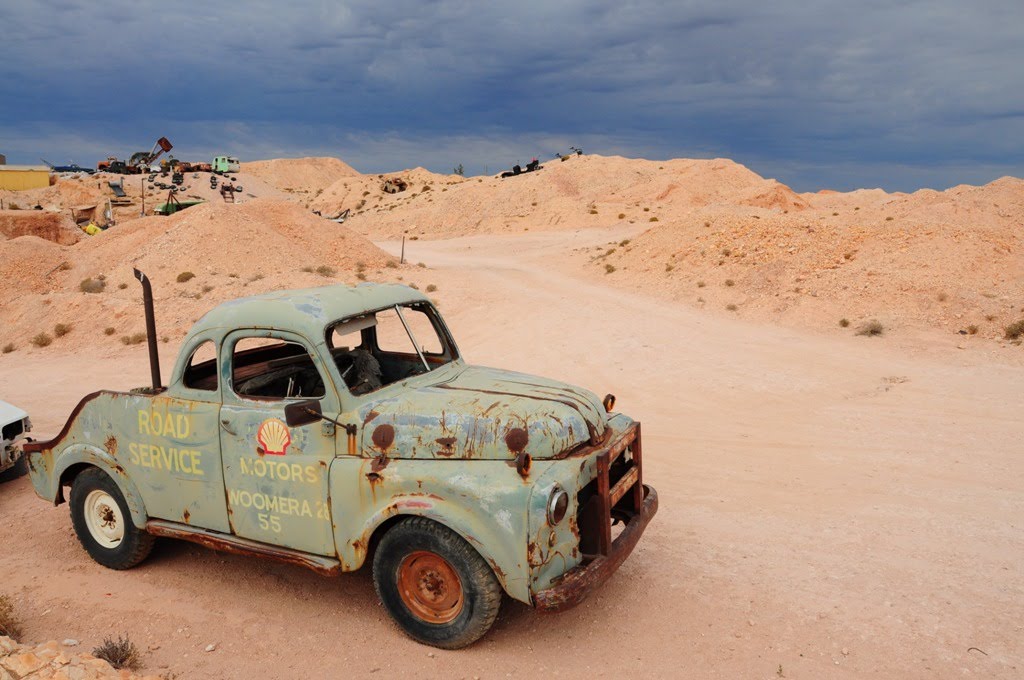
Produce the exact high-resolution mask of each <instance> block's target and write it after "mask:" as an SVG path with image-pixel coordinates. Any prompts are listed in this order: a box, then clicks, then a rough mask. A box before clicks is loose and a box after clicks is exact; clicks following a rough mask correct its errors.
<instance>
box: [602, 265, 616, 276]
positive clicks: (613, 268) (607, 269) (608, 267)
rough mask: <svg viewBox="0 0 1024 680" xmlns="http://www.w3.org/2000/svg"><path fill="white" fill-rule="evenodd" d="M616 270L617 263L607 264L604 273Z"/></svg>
mask: <svg viewBox="0 0 1024 680" xmlns="http://www.w3.org/2000/svg"><path fill="white" fill-rule="evenodd" d="M614 271H615V265H613V264H606V265H605V266H604V273H605V274H611V273H613V272H614Z"/></svg>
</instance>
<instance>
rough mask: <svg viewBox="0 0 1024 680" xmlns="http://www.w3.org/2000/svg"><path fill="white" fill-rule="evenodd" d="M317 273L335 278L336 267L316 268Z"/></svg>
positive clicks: (323, 265)
mask: <svg viewBox="0 0 1024 680" xmlns="http://www.w3.org/2000/svg"><path fill="white" fill-rule="evenodd" d="M316 273H317V274H319V275H320V276H328V277H330V276H334V267H330V266H328V265H326V264H322V265H320V266H319V267H317V268H316Z"/></svg>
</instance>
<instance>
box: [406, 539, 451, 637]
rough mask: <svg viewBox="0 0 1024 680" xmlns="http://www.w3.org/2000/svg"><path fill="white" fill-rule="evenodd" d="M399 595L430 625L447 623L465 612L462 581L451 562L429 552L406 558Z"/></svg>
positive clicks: (416, 553) (407, 605) (421, 552)
mask: <svg viewBox="0 0 1024 680" xmlns="http://www.w3.org/2000/svg"><path fill="white" fill-rule="evenodd" d="M398 594H399V595H401V597H402V602H404V603H405V606H406V607H408V608H409V611H411V612H412V613H413V614H415V615H416V616H417V617H419V618H421V619H423V620H424V621H427V622H429V623H448V622H450V621H453V620H454V619H455V617H457V616H458V615H459V614H460V613H461V612H462V606H463V602H464V598H463V596H462V580H461V579H459V575H458V574H457V573H456V572H455V569H454V568H452V565H450V564H448V560H446V559H444V558H443V557H441V556H440V555H438V554H436V553H432V552H427V551H426V550H417V551H416V552H413V553H410V554H408V555H406V557H405V559H404V560H402V563H401V564H400V565H398Z"/></svg>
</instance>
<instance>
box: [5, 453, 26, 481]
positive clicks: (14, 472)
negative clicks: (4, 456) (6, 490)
mask: <svg viewBox="0 0 1024 680" xmlns="http://www.w3.org/2000/svg"><path fill="white" fill-rule="evenodd" d="M27 472H28V458H27V457H26V456H25V455H24V454H22V456H21V458H19V459H18V460H17V461H15V463H14V465H12V466H11V467H9V468H7V469H6V470H4V471H3V472H0V482H9V481H11V480H12V479H17V478H18V477H21V476H23V475H25V474H26V473H27Z"/></svg>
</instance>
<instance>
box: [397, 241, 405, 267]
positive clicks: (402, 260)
mask: <svg viewBox="0 0 1024 680" xmlns="http://www.w3.org/2000/svg"><path fill="white" fill-rule="evenodd" d="M398 264H405V234H402V257H400V258H399V259H398Z"/></svg>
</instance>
